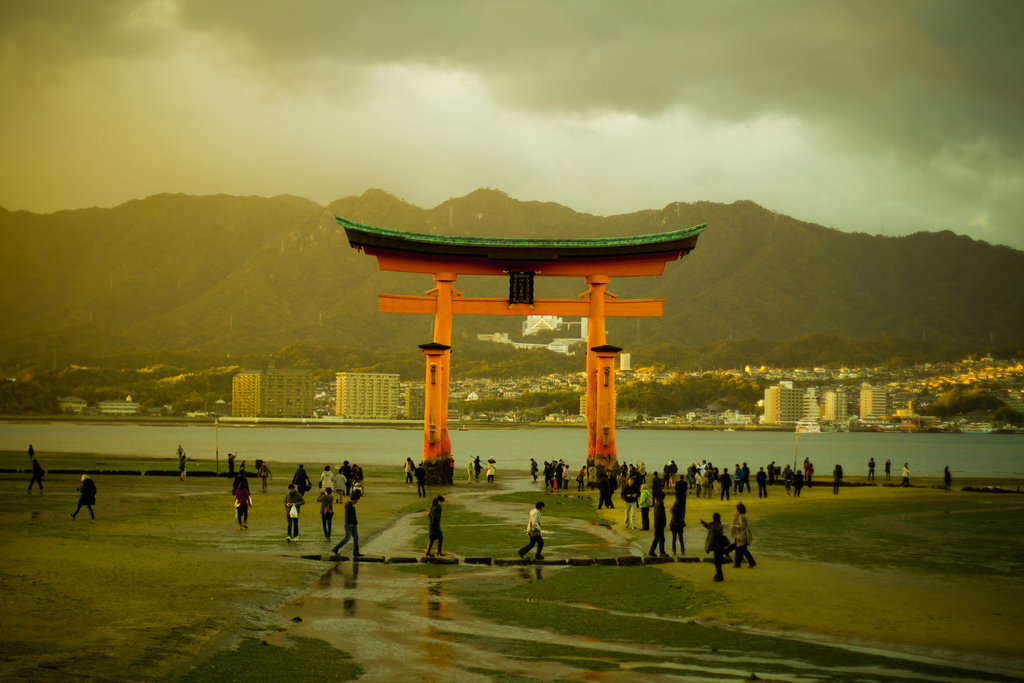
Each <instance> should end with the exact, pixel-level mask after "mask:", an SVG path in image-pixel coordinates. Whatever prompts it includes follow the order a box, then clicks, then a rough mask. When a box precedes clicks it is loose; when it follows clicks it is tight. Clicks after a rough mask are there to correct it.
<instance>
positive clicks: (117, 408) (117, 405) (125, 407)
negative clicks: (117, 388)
mask: <svg viewBox="0 0 1024 683" xmlns="http://www.w3.org/2000/svg"><path fill="white" fill-rule="evenodd" d="M96 406H97V407H98V408H99V409H100V415H138V413H139V404H138V402H137V401H133V400H132V397H131V396H129V397H128V398H126V399H124V400H121V399H116V400H113V401H100V402H99V403H98V404H96Z"/></svg>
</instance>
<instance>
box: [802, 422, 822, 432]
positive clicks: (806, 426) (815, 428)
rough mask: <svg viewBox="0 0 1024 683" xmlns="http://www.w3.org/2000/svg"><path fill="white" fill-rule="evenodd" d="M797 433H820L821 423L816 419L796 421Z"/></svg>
mask: <svg viewBox="0 0 1024 683" xmlns="http://www.w3.org/2000/svg"><path fill="white" fill-rule="evenodd" d="M796 433H797V434H820V433H821V425H820V424H818V421H817V420H800V421H799V422H797V423H796Z"/></svg>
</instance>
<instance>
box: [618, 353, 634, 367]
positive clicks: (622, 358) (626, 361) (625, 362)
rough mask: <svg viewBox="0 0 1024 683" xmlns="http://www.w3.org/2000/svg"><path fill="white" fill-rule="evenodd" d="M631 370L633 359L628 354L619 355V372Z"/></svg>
mask: <svg viewBox="0 0 1024 683" xmlns="http://www.w3.org/2000/svg"><path fill="white" fill-rule="evenodd" d="M632 369H633V358H632V356H630V355H629V354H628V353H620V354H619V370H621V371H623V372H625V371H627V370H632Z"/></svg>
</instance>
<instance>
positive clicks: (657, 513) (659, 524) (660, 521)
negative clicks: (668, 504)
mask: <svg viewBox="0 0 1024 683" xmlns="http://www.w3.org/2000/svg"><path fill="white" fill-rule="evenodd" d="M667 523H668V521H667V520H666V518H665V494H664V493H662V494H660V495H659V496H658V498H657V500H655V501H654V538H653V539H652V540H651V549H650V550H648V551H647V556H648V557H654V551H655V549H657V550H658V556H659V557H668V553H666V552H665V527H666V526H667Z"/></svg>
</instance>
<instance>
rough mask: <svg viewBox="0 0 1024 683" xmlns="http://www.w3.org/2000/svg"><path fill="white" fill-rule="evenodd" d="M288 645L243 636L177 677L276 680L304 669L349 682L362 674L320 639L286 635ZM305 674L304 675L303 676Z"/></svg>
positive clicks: (192, 682)
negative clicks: (228, 648) (227, 647)
mask: <svg viewBox="0 0 1024 683" xmlns="http://www.w3.org/2000/svg"><path fill="white" fill-rule="evenodd" d="M287 640H288V641H289V643H290V644H291V647H280V646H277V645H270V644H268V643H266V641H260V640H256V639H255V638H243V639H242V640H241V642H240V643H239V644H238V647H235V648H232V649H230V650H221V651H220V652H217V653H216V654H215V655H213V656H212V657H210V658H209V659H207V660H206V661H205V662H203V663H202V664H200V665H198V666H197V667H195V668H194V669H192V670H191V671H190V672H188V673H187V674H186V675H185V676H183V677H182V678H181V681H183V682H184V683H202V682H204V681H240V682H242V683H279V681H285V680H291V679H292V678H294V677H295V676H296V675H297V673H298V672H307V674H308V675H309V676H313V677H314V678H317V679H318V680H331V681H351V680H354V679H355V678H358V677H359V676H361V675H362V673H363V668H362V667H361V666H359V664H357V663H356V662H354V661H353V660H352V658H351V657H350V656H349V655H348V654H347V653H345V652H342V651H341V650H338V649H335V648H333V647H331V646H330V645H329V644H327V643H325V642H324V641H322V640H316V639H313V638H300V637H297V636H289V637H288V638H287ZM307 677H308V676H307Z"/></svg>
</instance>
